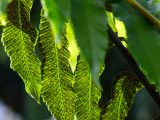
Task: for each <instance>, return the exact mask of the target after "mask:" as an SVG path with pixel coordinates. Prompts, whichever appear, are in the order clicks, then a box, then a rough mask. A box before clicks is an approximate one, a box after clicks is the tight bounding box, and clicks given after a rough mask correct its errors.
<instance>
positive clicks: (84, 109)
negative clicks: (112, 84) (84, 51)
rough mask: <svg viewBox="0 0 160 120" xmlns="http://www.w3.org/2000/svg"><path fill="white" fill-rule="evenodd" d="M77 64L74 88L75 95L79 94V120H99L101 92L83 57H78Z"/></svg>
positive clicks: (77, 109)
mask: <svg viewBox="0 0 160 120" xmlns="http://www.w3.org/2000/svg"><path fill="white" fill-rule="evenodd" d="M77 62H78V63H77V67H76V71H75V86H74V90H75V93H76V94H77V101H76V116H77V119H78V120H99V119H100V112H101V111H100V108H99V107H98V102H99V100H100V97H101V92H100V90H99V89H98V88H97V87H96V85H95V83H94V82H93V79H92V76H91V74H90V71H89V66H88V63H87V62H86V61H85V60H84V58H83V57H82V56H78V61H77Z"/></svg>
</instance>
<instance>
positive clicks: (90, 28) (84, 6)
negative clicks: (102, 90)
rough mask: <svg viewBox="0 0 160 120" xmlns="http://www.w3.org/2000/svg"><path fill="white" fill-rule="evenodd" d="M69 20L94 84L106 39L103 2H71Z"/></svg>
mask: <svg viewBox="0 0 160 120" xmlns="http://www.w3.org/2000/svg"><path fill="white" fill-rule="evenodd" d="M71 18H72V23H73V28H74V32H75V36H76V39H77V43H78V46H79V47H80V50H81V52H82V54H83V55H84V56H85V58H86V60H87V61H88V63H89V65H90V70H91V73H92V76H93V79H94V81H95V83H96V84H97V85H98V86H99V87H100V83H99V81H98V72H99V69H100V66H101V65H102V64H103V61H104V56H105V52H106V48H107V46H108V39H107V22H106V13H105V8H104V2H103V0H99V1H97V0H71Z"/></svg>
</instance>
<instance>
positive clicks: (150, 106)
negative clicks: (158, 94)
mask: <svg viewBox="0 0 160 120" xmlns="http://www.w3.org/2000/svg"><path fill="white" fill-rule="evenodd" d="M150 4H153V3H152V2H151V1H150ZM40 9H41V4H40V1H39V0H35V1H34V5H33V8H32V11H31V22H32V23H33V24H34V25H35V26H36V27H37V28H38V26H39V21H40ZM148 9H153V12H154V8H148ZM155 11H158V12H159V9H158V10H157V9H156V10H155ZM1 33H2V29H0V37H1ZM69 49H73V48H72V47H71V46H70V48H69ZM9 64H10V63H9V58H8V57H7V55H6V53H5V52H4V48H3V46H2V43H0V102H3V103H4V104H5V105H6V106H8V107H9V109H11V111H13V112H15V113H16V114H18V115H19V116H20V117H21V120H50V119H51V115H50V113H49V112H48V110H47V108H46V107H45V105H44V104H43V103H42V104H41V105H39V104H37V102H36V101H35V100H34V99H32V98H31V97H30V96H29V95H27V94H26V92H25V88H24V84H23V82H22V80H21V78H20V77H19V76H18V74H17V73H16V72H14V71H13V70H11V69H10V65H9ZM105 64H106V66H105V70H104V72H103V74H102V75H101V77H100V79H101V83H102V85H104V86H105V87H103V88H106V89H105V90H103V93H102V96H103V97H102V99H101V101H100V104H99V105H100V106H103V105H105V104H106V102H107V101H109V99H110V98H111V87H112V86H111V84H112V81H113V79H114V76H115V75H117V74H118V73H119V72H120V71H131V68H130V67H129V65H128V63H127V61H126V60H125V58H124V57H123V56H122V55H121V53H120V52H119V50H118V49H117V48H116V46H114V45H113V46H112V47H110V49H109V51H108V53H107V55H106V57H105ZM0 109H1V108H0ZM0 120H4V119H2V118H1V117H0ZM9 120H19V119H13V118H12V119H9ZM127 120H160V110H159V108H158V107H157V106H156V104H155V103H154V101H153V100H152V98H151V97H150V95H149V94H148V93H147V91H146V90H145V89H142V90H141V91H140V92H138V93H137V95H136V97H135V99H134V103H133V106H132V109H131V110H130V113H129V115H128V118H127Z"/></svg>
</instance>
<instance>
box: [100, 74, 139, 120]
mask: <svg viewBox="0 0 160 120" xmlns="http://www.w3.org/2000/svg"><path fill="white" fill-rule="evenodd" d="M116 81H117V82H116V84H115V90H114V93H113V99H112V100H111V101H109V103H108V105H107V109H106V113H105V115H104V116H103V119H102V120H125V118H126V117H127V115H128V112H129V110H130V108H131V106H132V103H133V99H134V96H135V94H136V93H137V92H138V91H139V90H140V88H142V85H141V84H140V83H139V81H138V80H137V79H136V78H135V77H134V76H133V75H132V74H131V73H122V74H120V75H119V76H118V77H117V79H116Z"/></svg>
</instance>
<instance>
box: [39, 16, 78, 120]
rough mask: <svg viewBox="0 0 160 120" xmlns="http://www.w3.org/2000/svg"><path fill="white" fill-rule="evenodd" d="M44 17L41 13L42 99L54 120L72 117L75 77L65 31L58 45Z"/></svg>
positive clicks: (71, 118) (64, 119)
mask: <svg viewBox="0 0 160 120" xmlns="http://www.w3.org/2000/svg"><path fill="white" fill-rule="evenodd" d="M54 35H55V33H54V29H53V27H51V26H50V24H49V22H48V20H47V18H45V17H44V16H43V14H42V15H41V22H40V41H39V44H40V51H41V55H42V58H43V62H42V90H41V91H42V98H43V101H44V102H45V103H46V105H47V106H48V109H49V111H50V112H51V113H52V115H53V116H55V118H56V119H57V120H73V119H74V115H75V114H74V113H75V100H76V99H75V94H74V92H73V85H74V77H73V73H72V71H71V68H70V64H69V61H68V59H69V57H70V53H69V51H68V49H67V48H68V40H67V38H66V36H65V33H63V35H62V36H61V44H57V43H56V42H55V36H54Z"/></svg>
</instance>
